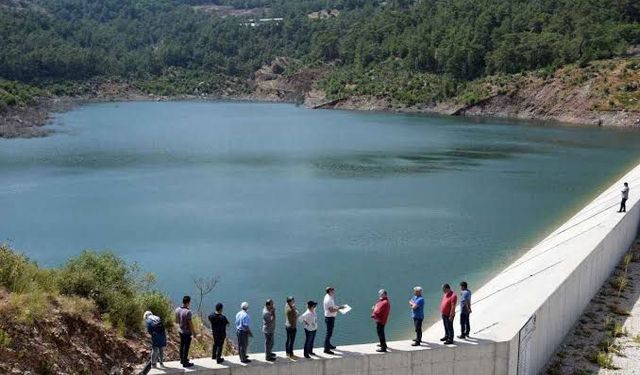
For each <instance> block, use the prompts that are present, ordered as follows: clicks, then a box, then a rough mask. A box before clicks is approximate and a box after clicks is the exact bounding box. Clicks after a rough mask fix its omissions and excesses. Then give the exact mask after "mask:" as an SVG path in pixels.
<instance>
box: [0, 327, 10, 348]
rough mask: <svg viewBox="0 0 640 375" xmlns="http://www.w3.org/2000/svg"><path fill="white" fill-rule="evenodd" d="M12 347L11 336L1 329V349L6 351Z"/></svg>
mask: <svg viewBox="0 0 640 375" xmlns="http://www.w3.org/2000/svg"><path fill="white" fill-rule="evenodd" d="M10 346H11V337H10V336H9V334H8V333H7V332H6V331H5V330H3V329H2V328H0V349H6V348H9V347H10Z"/></svg>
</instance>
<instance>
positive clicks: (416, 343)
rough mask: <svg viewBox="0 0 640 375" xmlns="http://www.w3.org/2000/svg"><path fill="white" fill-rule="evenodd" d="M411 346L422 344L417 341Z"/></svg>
mask: <svg viewBox="0 0 640 375" xmlns="http://www.w3.org/2000/svg"><path fill="white" fill-rule="evenodd" d="M411 346H420V343H419V342H417V341H414V342H413V344H411Z"/></svg>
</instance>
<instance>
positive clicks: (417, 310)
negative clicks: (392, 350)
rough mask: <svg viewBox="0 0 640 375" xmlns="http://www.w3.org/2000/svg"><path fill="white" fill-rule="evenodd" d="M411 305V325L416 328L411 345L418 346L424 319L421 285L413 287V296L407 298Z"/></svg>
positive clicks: (420, 341)
mask: <svg viewBox="0 0 640 375" xmlns="http://www.w3.org/2000/svg"><path fill="white" fill-rule="evenodd" d="M409 307H411V318H413V326H414V327H415V330H416V338H415V340H413V344H411V346H420V343H422V321H423V320H424V297H422V287H421V286H416V287H415V288H413V297H411V300H409Z"/></svg>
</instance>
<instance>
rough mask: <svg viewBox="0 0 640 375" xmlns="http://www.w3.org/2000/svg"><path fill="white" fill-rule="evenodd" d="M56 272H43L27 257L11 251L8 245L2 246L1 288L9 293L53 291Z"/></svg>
mask: <svg viewBox="0 0 640 375" xmlns="http://www.w3.org/2000/svg"><path fill="white" fill-rule="evenodd" d="M51 279H55V272H54V271H49V270H42V269H40V268H38V266H37V265H36V264H35V263H34V262H32V261H30V260H29V259H28V258H27V257H26V256H24V255H22V254H18V253H16V252H14V251H13V250H11V248H10V247H9V246H7V245H6V244H1V245H0V286H2V287H5V288H7V290H9V292H14V293H26V292H30V291H33V290H36V289H37V290H44V291H49V292H51V291H53V290H54V289H55V283H51V282H50V280H51Z"/></svg>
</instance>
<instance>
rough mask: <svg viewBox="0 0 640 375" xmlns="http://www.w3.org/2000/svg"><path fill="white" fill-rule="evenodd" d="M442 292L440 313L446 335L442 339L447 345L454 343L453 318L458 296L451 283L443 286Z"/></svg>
mask: <svg viewBox="0 0 640 375" xmlns="http://www.w3.org/2000/svg"><path fill="white" fill-rule="evenodd" d="M442 292H443V295H442V301H441V302H440V313H441V314H442V323H443V324H444V337H443V338H441V339H440V341H444V344H445V345H451V344H453V335H454V333H453V319H454V318H455V316H456V305H457V304H458V296H456V294H455V293H454V292H453V291H452V290H451V287H450V286H449V284H444V285H443V286H442Z"/></svg>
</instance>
